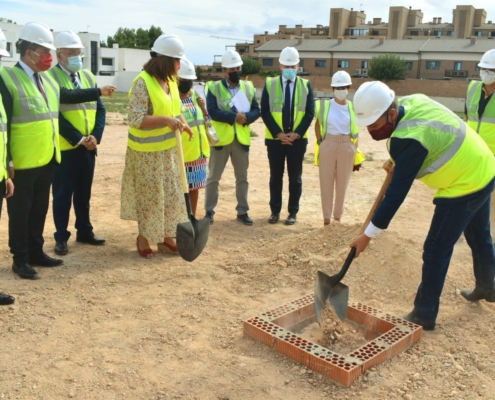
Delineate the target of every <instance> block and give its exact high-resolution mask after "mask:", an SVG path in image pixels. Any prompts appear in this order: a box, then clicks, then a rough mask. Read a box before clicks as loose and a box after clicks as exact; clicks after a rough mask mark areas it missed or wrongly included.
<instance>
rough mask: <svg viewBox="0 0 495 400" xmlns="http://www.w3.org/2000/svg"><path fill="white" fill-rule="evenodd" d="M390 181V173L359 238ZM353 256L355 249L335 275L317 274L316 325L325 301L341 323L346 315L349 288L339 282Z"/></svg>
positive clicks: (360, 231)
mask: <svg viewBox="0 0 495 400" xmlns="http://www.w3.org/2000/svg"><path fill="white" fill-rule="evenodd" d="M391 180H392V172H389V173H388V174H387V176H386V178H385V180H384V181H383V184H382V187H381V189H380V192H379V193H378V196H376V199H375V202H374V204H373V206H372V207H371V210H370V212H369V213H368V217H367V218H366V221H364V223H363V225H362V226H361V228H360V229H359V233H358V236H360V235H361V234H362V233H363V232H364V230H365V229H366V227H367V226H368V224H369V222H370V221H371V219H372V218H373V215H375V212H376V210H377V209H378V206H379V205H380V203H381V202H382V200H383V199H384V197H385V193H386V191H387V188H388V185H389V184H390V181H391ZM355 255H356V247H353V248H352V249H351V251H350V252H349V255H348V256H347V259H346V260H345V262H344V265H343V266H342V269H341V270H340V272H339V273H337V274H335V275H332V276H328V275H327V274H325V273H324V272H322V271H318V272H317V275H316V285H315V295H314V297H315V311H316V319H317V320H318V323H320V320H321V312H322V311H323V309H324V308H325V303H326V300H328V301H329V303H330V305H331V306H332V307H333V308H334V310H335V313H336V314H337V317H339V319H340V320H341V321H343V320H345V316H346V314H347V304H348V302H349V287H348V286H347V285H344V284H343V283H342V282H340V281H341V280H342V279H343V278H344V276H345V274H346V273H347V270H348V269H349V267H350V266H351V263H352V260H353V259H354V256H355Z"/></svg>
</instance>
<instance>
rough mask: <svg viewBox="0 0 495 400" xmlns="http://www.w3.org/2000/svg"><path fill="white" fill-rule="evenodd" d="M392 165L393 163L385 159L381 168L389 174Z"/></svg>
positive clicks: (391, 170) (392, 167) (392, 170)
mask: <svg viewBox="0 0 495 400" xmlns="http://www.w3.org/2000/svg"><path fill="white" fill-rule="evenodd" d="M394 167H395V165H394V164H393V163H392V161H390V160H387V161H385V162H384V163H383V167H382V168H383V169H384V170H385V171H387V173H389V174H390V173H391V172H394Z"/></svg>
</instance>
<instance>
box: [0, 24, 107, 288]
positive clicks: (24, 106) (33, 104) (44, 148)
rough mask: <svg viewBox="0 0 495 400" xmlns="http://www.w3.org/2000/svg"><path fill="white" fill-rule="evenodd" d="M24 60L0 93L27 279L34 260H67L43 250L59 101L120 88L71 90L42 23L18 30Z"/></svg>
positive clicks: (16, 238)
mask: <svg viewBox="0 0 495 400" xmlns="http://www.w3.org/2000/svg"><path fill="white" fill-rule="evenodd" d="M17 44H18V48H19V51H20V57H21V60H20V61H19V63H17V64H16V65H15V66H14V67H12V68H7V67H6V68H3V69H2V70H1V71H0V95H1V96H2V103H3V106H4V108H5V114H6V117H7V136H8V144H9V145H8V152H9V155H8V157H9V158H10V159H11V160H12V161H11V164H10V176H11V178H12V180H13V182H14V184H15V186H16V193H15V195H14V196H13V197H11V198H9V199H8V200H7V209H8V213H9V247H10V252H11V253H12V254H13V258H14V263H13V265H12V270H13V271H14V272H15V273H16V274H17V275H19V276H20V277H21V278H23V279H38V278H39V275H38V273H37V272H36V270H34V269H33V268H32V265H37V266H40V267H56V266H58V265H61V264H62V263H63V261H62V260H60V259H54V258H51V257H49V256H48V255H47V254H46V253H45V252H44V251H43V244H44V239H43V229H44V226H45V219H46V213H47V210H48V203H49V198H50V186H51V183H52V175H53V167H54V165H55V164H56V163H60V160H61V157H60V144H59V134H58V111H59V104H60V103H64V104H77V103H81V102H87V101H96V100H97V99H98V97H99V96H100V95H102V94H106V95H111V94H112V93H113V92H114V91H115V89H116V88H115V87H113V86H106V87H102V88H101V89H99V88H93V89H79V90H73V91H71V90H67V89H65V88H61V87H59V86H58V84H57V83H56V82H55V81H54V80H53V78H51V77H50V76H49V75H47V74H45V73H43V72H44V71H47V70H48V69H50V67H51V64H52V56H51V54H50V50H55V47H54V46H53V35H52V33H51V31H50V29H49V28H48V27H47V26H46V25H43V24H40V23H36V22H30V23H28V24H26V25H24V27H23V28H22V29H21V31H20V32H19V42H18V43H17Z"/></svg>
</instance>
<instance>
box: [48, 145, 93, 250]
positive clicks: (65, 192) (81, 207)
mask: <svg viewBox="0 0 495 400" xmlns="http://www.w3.org/2000/svg"><path fill="white" fill-rule="evenodd" d="M94 172H95V152H94V151H88V150H86V148H85V147H84V146H79V147H77V148H75V149H74V150H66V151H62V162H61V163H60V164H59V165H56V166H55V169H54V170H53V189H52V190H53V220H54V222H55V229H56V232H55V234H54V236H55V240H56V241H57V242H67V241H68V240H69V237H70V232H69V231H68V230H67V227H68V226H69V217H70V209H71V203H72V202H73V203H74V213H75V214H76V223H75V227H76V230H77V236H88V235H91V234H92V232H93V226H92V225H91V222H90V219H89V201H90V199H91V186H92V185H93V176H94Z"/></svg>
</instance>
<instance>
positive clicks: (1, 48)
mask: <svg viewBox="0 0 495 400" xmlns="http://www.w3.org/2000/svg"><path fill="white" fill-rule="evenodd" d="M0 56H5V57H10V54H9V52H8V51H7V39H5V34H4V33H3V32H2V30H1V29H0Z"/></svg>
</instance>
